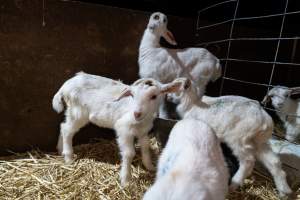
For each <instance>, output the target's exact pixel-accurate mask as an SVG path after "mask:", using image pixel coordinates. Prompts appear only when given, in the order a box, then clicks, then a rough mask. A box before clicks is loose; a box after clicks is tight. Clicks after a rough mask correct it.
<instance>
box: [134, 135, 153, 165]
mask: <svg viewBox="0 0 300 200" xmlns="http://www.w3.org/2000/svg"><path fill="white" fill-rule="evenodd" d="M138 141H139V144H140V145H141V152H142V161H143V164H144V166H145V167H146V169H148V170H149V171H154V170H155V167H154V166H153V164H152V161H151V154H150V139H149V137H148V135H147V134H145V135H143V136H140V137H138Z"/></svg>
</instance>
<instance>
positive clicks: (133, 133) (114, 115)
mask: <svg viewBox="0 0 300 200" xmlns="http://www.w3.org/2000/svg"><path fill="white" fill-rule="evenodd" d="M179 86H180V84H179V83H176V82H175V83H170V84H160V83H159V82H158V81H155V80H153V79H149V78H148V79H139V80H137V81H136V82H134V83H133V84H132V85H131V86H128V85H125V84H123V83H121V82H118V81H114V80H111V79H108V78H105V77H101V76H95V75H90V74H86V73H83V72H80V73H77V75H76V76H75V77H73V78H71V79H69V80H67V81H66V82H65V83H64V84H63V85H62V87H61V88H60V89H59V90H58V92H57V93H56V94H55V96H54V98H53V101H52V104H53V108H54V110H56V111H57V112H58V113H59V112H62V111H63V109H64V103H65V104H66V111H65V121H64V122H62V123H61V126H60V136H59V140H58V144H57V149H58V151H59V153H60V154H62V155H63V156H64V159H65V161H66V162H67V163H70V162H71V161H72V157H73V148H72V139H73V136H74V135H75V134H76V132H78V131H79V129H80V128H82V127H83V126H85V125H86V124H88V123H89V122H91V123H93V124H95V125H97V126H99V127H104V128H111V129H114V130H115V131H116V135H117V141H118V145H119V148H120V151H121V157H122V164H121V173H120V177H121V184H122V186H125V185H126V184H127V183H128V181H129V179H130V177H131V175H130V165H131V162H132V159H133V157H134V156H135V150H134V138H135V137H136V138H137V139H138V141H139V143H140V145H141V152H142V161H143V164H144V166H145V167H146V168H147V169H148V170H154V167H153V165H152V162H151V156H150V152H149V138H148V136H147V134H148V132H149V130H150V129H151V128H152V124H153V120H154V118H155V116H156V115H157V111H158V106H159V102H160V101H159V96H161V95H165V94H166V93H167V92H173V91H176V90H177V89H178V88H179Z"/></svg>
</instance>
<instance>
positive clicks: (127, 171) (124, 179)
mask: <svg viewBox="0 0 300 200" xmlns="http://www.w3.org/2000/svg"><path fill="white" fill-rule="evenodd" d="M117 140H118V145H119V148H120V151H121V157H122V163H121V172H120V179H121V186H122V187H125V186H126V185H127V184H128V182H129V181H130V178H131V163H132V160H133V158H134V156H135V150H134V136H133V135H119V136H118V139H117Z"/></svg>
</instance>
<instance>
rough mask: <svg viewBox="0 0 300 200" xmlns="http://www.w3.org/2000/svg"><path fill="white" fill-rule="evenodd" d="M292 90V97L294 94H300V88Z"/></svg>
mask: <svg viewBox="0 0 300 200" xmlns="http://www.w3.org/2000/svg"><path fill="white" fill-rule="evenodd" d="M290 89H291V95H292V94H300V87H293V88H290Z"/></svg>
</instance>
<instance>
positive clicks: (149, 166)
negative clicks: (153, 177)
mask: <svg viewBox="0 0 300 200" xmlns="http://www.w3.org/2000/svg"><path fill="white" fill-rule="evenodd" d="M145 167H146V169H147V170H148V171H151V172H153V171H155V167H154V165H152V164H148V165H145Z"/></svg>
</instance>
